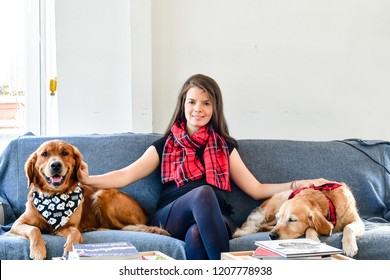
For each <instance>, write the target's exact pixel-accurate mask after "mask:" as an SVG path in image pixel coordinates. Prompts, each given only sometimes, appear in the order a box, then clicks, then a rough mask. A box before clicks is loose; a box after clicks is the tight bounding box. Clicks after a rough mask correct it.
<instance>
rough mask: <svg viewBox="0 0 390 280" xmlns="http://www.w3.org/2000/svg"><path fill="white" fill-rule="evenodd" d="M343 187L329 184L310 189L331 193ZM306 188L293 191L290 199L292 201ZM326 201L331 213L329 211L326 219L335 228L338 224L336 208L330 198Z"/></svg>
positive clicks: (313, 186)
mask: <svg viewBox="0 0 390 280" xmlns="http://www.w3.org/2000/svg"><path fill="white" fill-rule="evenodd" d="M341 186H342V185H341V184H336V183H328V184H324V185H321V186H315V185H311V186H310V187H309V188H311V189H314V190H317V191H331V190H334V189H337V188H338V187H341ZM304 189H305V188H299V189H296V190H295V191H293V192H292V193H291V194H290V195H289V197H288V199H291V198H293V197H294V196H295V195H297V194H298V193H300V192H301V191H302V190H304ZM325 197H326V199H327V200H328V204H329V211H328V216H327V217H326V219H327V220H328V221H329V222H331V223H332V224H333V226H336V223H337V218H336V208H335V207H334V204H333V202H332V201H331V200H330V199H329V197H328V196H326V195H325Z"/></svg>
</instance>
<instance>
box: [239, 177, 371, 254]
mask: <svg viewBox="0 0 390 280" xmlns="http://www.w3.org/2000/svg"><path fill="white" fill-rule="evenodd" d="M259 231H270V234H269V236H270V238H271V239H290V238H298V237H301V236H303V235H305V237H307V238H310V239H313V240H317V241H319V238H318V235H326V236H330V235H331V234H332V232H341V231H342V232H343V239H342V246H343V251H344V253H345V254H346V255H347V256H350V257H352V256H354V255H356V253H357V251H358V247H357V243H356V239H357V238H358V237H359V236H361V235H362V234H364V231H365V228H364V224H363V221H362V220H361V219H360V216H359V214H358V210H357V206H356V201H355V198H354V196H353V194H352V192H351V190H350V188H349V187H348V186H347V185H346V184H345V183H331V184H324V185H322V186H318V187H315V186H314V185H312V186H311V187H309V188H302V189H298V190H296V191H294V192H292V191H284V192H280V193H277V194H275V195H274V196H272V197H271V198H269V199H267V200H266V201H264V202H263V203H262V204H261V205H260V206H259V207H258V208H256V209H254V210H253V211H252V212H251V213H250V215H249V216H248V218H247V220H246V221H245V222H244V223H243V225H242V227H241V228H237V229H236V231H235V232H234V234H233V238H237V237H241V236H244V235H248V234H251V233H255V232H259Z"/></svg>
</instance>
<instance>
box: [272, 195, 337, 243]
mask: <svg viewBox="0 0 390 280" xmlns="http://www.w3.org/2000/svg"><path fill="white" fill-rule="evenodd" d="M324 199H325V203H321V202H322V201H323V200H324ZM327 203H328V202H327V201H326V198H324V196H323V195H322V194H321V192H319V191H315V190H312V189H307V190H303V191H302V192H301V193H300V194H299V195H297V196H295V197H294V198H293V199H289V200H287V201H286V202H284V203H283V204H282V206H281V207H280V209H279V211H278V212H277V214H276V219H277V223H276V225H275V227H274V228H273V229H272V231H271V232H270V238H271V239H290V238H298V237H300V236H302V235H305V233H306V230H307V229H308V228H313V229H315V231H316V232H317V233H318V234H320V235H330V234H331V233H332V230H333V225H332V224H331V223H330V222H329V221H328V220H327V219H326V218H325V215H326V213H327V211H328V208H327V207H328V204H327Z"/></svg>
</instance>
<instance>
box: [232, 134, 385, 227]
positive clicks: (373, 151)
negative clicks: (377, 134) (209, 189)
mask: <svg viewBox="0 0 390 280" xmlns="http://www.w3.org/2000/svg"><path fill="white" fill-rule="evenodd" d="M238 151H239V153H240V155H241V157H242V159H243V161H244V162H245V163H246V165H247V166H248V168H249V169H250V170H251V171H252V173H253V174H254V175H255V177H256V178H258V180H259V181H260V182H264V183H280V182H289V181H292V180H299V179H315V178H326V179H329V180H334V181H342V182H345V183H347V184H348V185H349V186H350V187H351V189H352V191H353V193H354V195H355V198H356V201H357V206H358V209H359V213H360V215H361V216H362V217H363V218H371V217H381V218H385V219H387V220H390V212H389V209H390V173H389V170H390V143H389V142H386V141H362V140H356V139H355V140H354V139H352V140H345V141H290V140H240V141H239V147H238ZM226 199H227V200H228V201H229V202H230V203H231V204H232V205H233V207H234V211H235V214H234V220H235V222H236V223H237V225H241V224H242V222H243V221H245V219H246V217H247V215H248V214H249V212H250V211H251V210H252V209H253V208H254V207H255V206H256V205H258V202H255V201H253V200H248V198H247V197H246V196H245V195H243V194H242V193H241V191H240V190H238V189H237V188H236V187H234V188H233V192H232V193H230V194H228V195H226Z"/></svg>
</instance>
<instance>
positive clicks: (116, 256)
mask: <svg viewBox="0 0 390 280" xmlns="http://www.w3.org/2000/svg"><path fill="white" fill-rule="evenodd" d="M67 259H68V260H129V259H138V260H140V259H141V254H140V253H139V252H138V250H137V249H136V248H135V247H134V245H133V244H132V243H131V242H129V241H124V242H109V243H91V244H74V245H73V251H72V252H69V254H68V258H67Z"/></svg>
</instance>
